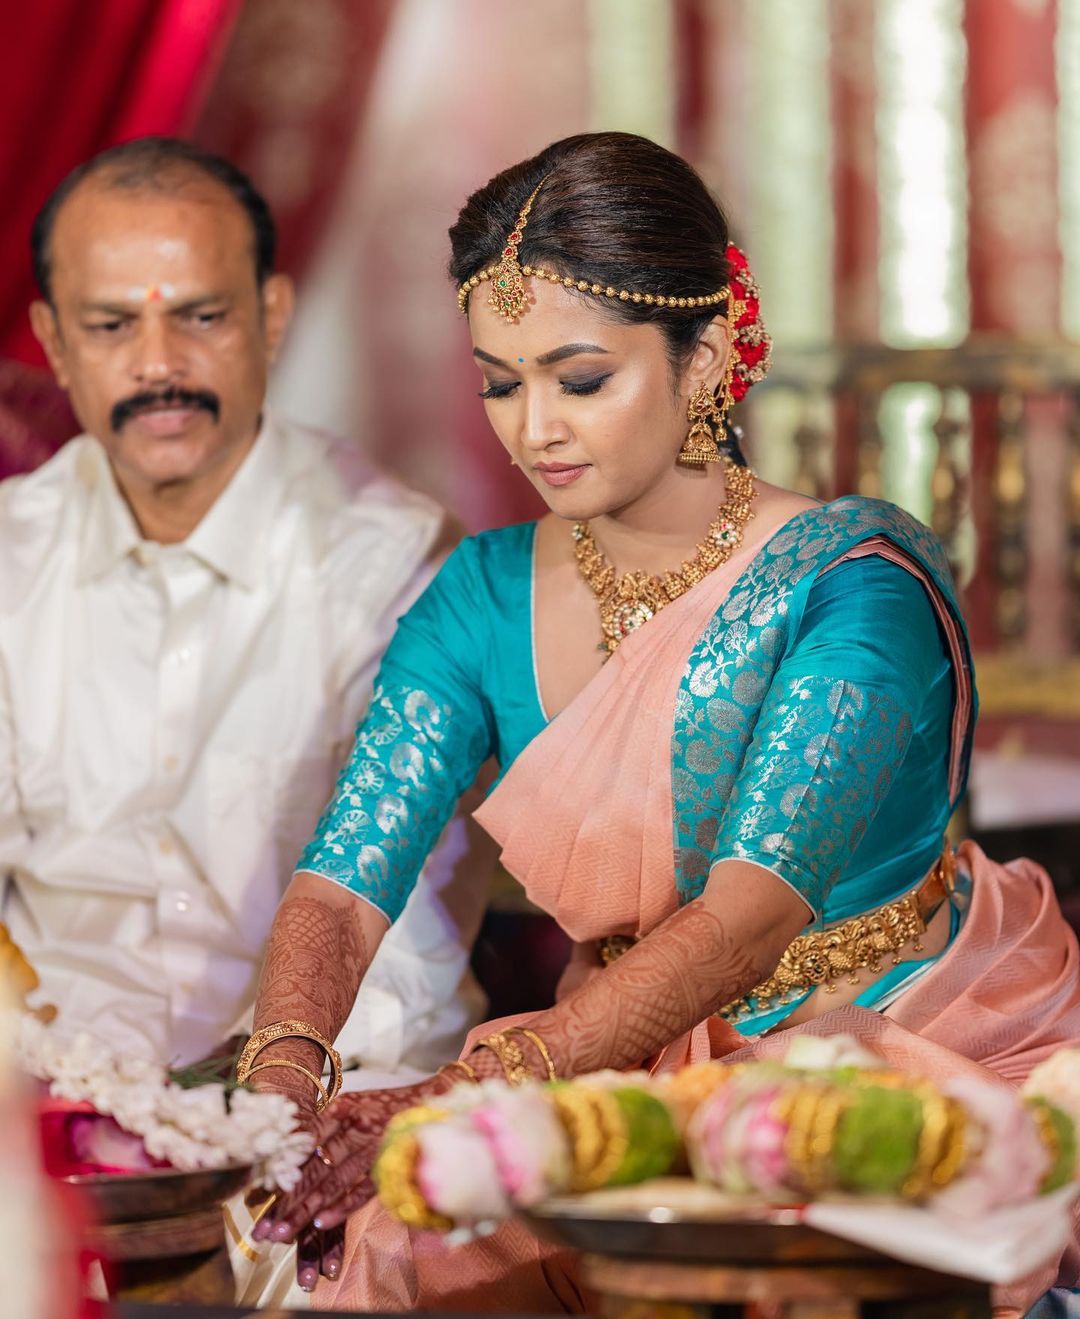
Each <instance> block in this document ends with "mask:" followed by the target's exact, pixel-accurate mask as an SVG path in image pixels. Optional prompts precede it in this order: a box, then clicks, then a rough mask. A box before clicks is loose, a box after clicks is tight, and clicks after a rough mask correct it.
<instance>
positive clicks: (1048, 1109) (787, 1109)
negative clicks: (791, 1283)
mask: <svg viewBox="0 0 1080 1319" xmlns="http://www.w3.org/2000/svg"><path fill="white" fill-rule="evenodd" d="M1078 1127H1080V1050H1078V1049H1063V1050H1060V1051H1059V1052H1058V1053H1057V1054H1055V1055H1054V1056H1053V1057H1052V1058H1051V1059H1050V1060H1048V1061H1047V1062H1046V1063H1044V1064H1042V1066H1040V1067H1038V1068H1036V1069H1035V1071H1034V1072H1033V1073H1032V1075H1031V1077H1030V1078H1029V1080H1028V1083H1027V1084H1026V1085H1025V1087H1024V1089H1023V1090H1022V1091H1013V1090H1011V1089H1009V1088H1008V1087H1006V1086H1004V1085H1002V1084H998V1083H995V1082H989V1081H986V1082H983V1081H980V1080H978V1079H975V1078H970V1077H966V1076H965V1077H961V1078H954V1079H952V1080H950V1081H948V1082H947V1083H945V1084H944V1085H940V1086H939V1085H936V1084H934V1083H932V1082H930V1081H929V1080H926V1079H923V1078H920V1077H913V1076H906V1075H904V1074H901V1073H899V1072H896V1071H894V1070H892V1069H890V1068H889V1067H888V1066H887V1065H886V1064H885V1063H884V1062H883V1060H882V1059H880V1058H878V1057H876V1056H875V1055H873V1054H869V1053H867V1051H866V1050H865V1049H863V1048H862V1047H861V1046H860V1045H859V1044H858V1043H857V1042H856V1041H854V1040H852V1039H849V1038H846V1037H833V1038H831V1039H820V1038H813V1037H802V1038H800V1039H799V1040H798V1041H797V1042H796V1043H795V1045H794V1046H793V1047H792V1049H791V1050H790V1051H789V1054H788V1056H787V1057H786V1058H785V1060H784V1062H783V1063H779V1062H775V1061H760V1062H748V1063H736V1064H732V1065H727V1064H724V1063H722V1062H709V1063H699V1064H695V1065H692V1066H690V1067H687V1068H684V1069H682V1070H681V1071H680V1072H677V1073H674V1074H672V1075H669V1076H660V1077H655V1078H654V1077H650V1076H648V1075H647V1074H646V1073H629V1074H628V1073H619V1072H600V1073H595V1074H593V1075H590V1076H584V1077H580V1078H578V1079H577V1080H575V1081H572V1082H555V1083H552V1084H549V1085H540V1084H537V1083H526V1084H524V1085H522V1086H520V1087H517V1088H509V1087H507V1086H505V1085H503V1084H502V1083H501V1082H484V1083H482V1084H480V1085H470V1084H467V1083H466V1084H463V1085H461V1086H458V1087H456V1088H455V1089H454V1090H452V1091H451V1092H449V1094H447V1095H446V1096H444V1097H442V1098H441V1099H440V1100H439V1102H438V1106H437V1107H431V1106H428V1107H424V1108H418V1109H410V1110H408V1111H406V1112H404V1113H401V1114H399V1115H398V1116H397V1117H396V1118H395V1119H393V1121H392V1122H391V1124H390V1126H389V1127H388V1129H387V1134H386V1138H385V1140H384V1142H383V1145H382V1148H381V1151H380V1153H379V1156H378V1159H377V1161H376V1164H375V1169H374V1177H375V1183H376V1186H377V1188H378V1192H379V1197H380V1199H381V1201H382V1203H383V1205H384V1207H385V1208H386V1209H387V1210H388V1211H389V1212H390V1213H391V1214H393V1215H394V1216H395V1217H397V1218H398V1219H400V1220H401V1221H402V1222H404V1223H406V1224H408V1225H409V1226H410V1227H414V1228H426V1229H434V1230H436V1231H440V1232H443V1233H447V1234H449V1235H450V1237H451V1239H452V1240H455V1239H456V1240H462V1239H467V1238H469V1237H470V1236H473V1235H476V1234H482V1233H484V1232H487V1231H490V1230H492V1229H493V1228H494V1226H495V1225H497V1223H498V1222H499V1221H500V1220H501V1219H504V1218H506V1217H508V1216H509V1215H510V1214H512V1213H513V1212H514V1210H515V1209H518V1208H522V1209H527V1208H529V1207H530V1206H532V1205H535V1204H537V1203H539V1202H540V1201H542V1200H545V1199H547V1198H549V1197H552V1196H560V1195H567V1194H570V1195H573V1194H579V1193H582V1192H587V1191H592V1190H599V1189H601V1188H606V1187H613V1186H624V1185H629V1184H631V1183H637V1182H642V1181H646V1180H648V1179H650V1178H653V1177H659V1176H663V1175H665V1174H668V1173H671V1172H673V1171H678V1170H682V1169H685V1168H686V1167H687V1166H689V1169H690V1171H691V1173H692V1175H693V1177H694V1178H695V1179H696V1180H698V1181H700V1182H704V1183H707V1184H709V1185H712V1186H715V1187H718V1188H719V1189H721V1190H722V1191H725V1192H728V1193H731V1194H736V1195H746V1196H753V1197H754V1198H755V1199H757V1200H761V1199H764V1200H767V1201H771V1202H774V1203H788V1204H793V1203H807V1202H809V1201H812V1200H817V1199H828V1198H830V1197H835V1196H842V1197H850V1196H864V1197H873V1198H874V1199H877V1200H881V1199H886V1200H890V1199H891V1200H893V1201H896V1202H906V1203H908V1204H916V1205H918V1204H928V1203H935V1204H940V1205H941V1206H942V1207H947V1208H948V1209H949V1210H951V1211H952V1212H954V1213H957V1214H961V1215H966V1216H969V1217H974V1216H977V1215H980V1214H983V1213H986V1212H988V1211H989V1210H992V1209H995V1208H999V1207H1003V1206H1009V1205H1016V1204H1020V1203H1023V1202H1025V1201H1027V1200H1030V1199H1032V1198H1034V1197H1035V1196H1037V1195H1041V1194H1046V1193H1048V1192H1050V1191H1053V1190H1056V1189H1057V1188H1059V1187H1062V1186H1064V1185H1066V1184H1067V1183H1069V1182H1071V1181H1073V1180H1074V1179H1075V1178H1076V1177H1077V1171H1078V1170H1077V1129H1078Z"/></svg>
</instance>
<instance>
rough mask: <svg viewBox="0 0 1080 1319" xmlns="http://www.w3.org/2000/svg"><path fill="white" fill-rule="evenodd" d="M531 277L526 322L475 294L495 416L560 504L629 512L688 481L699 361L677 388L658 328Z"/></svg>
mask: <svg viewBox="0 0 1080 1319" xmlns="http://www.w3.org/2000/svg"><path fill="white" fill-rule="evenodd" d="M528 284H529V286H530V292H531V294H532V296H533V297H534V298H535V302H534V303H533V304H532V305H531V306H530V307H529V308H528V309H527V310H526V311H525V312H524V314H523V315H522V316H521V319H520V320H519V321H518V322H517V323H516V324H507V322H506V321H504V320H503V319H502V318H501V317H500V316H498V315H497V314H496V313H495V312H494V311H493V310H492V309H491V307H489V306H488V301H487V297H486V294H485V289H484V285H482V284H481V285H480V286H479V287H478V288H477V289H476V290H475V291H474V292H473V294H472V296H471V298H470V299H469V323H470V327H471V329H472V337H473V353H474V356H475V359H476V362H477V365H478V366H479V367H480V371H481V375H482V378H483V386H482V388H483V393H482V397H483V399H484V407H485V409H486V410H487V415H488V419H489V421H490V422H491V424H492V426H493V427H494V430H495V434H496V435H497V436H498V437H499V440H500V441H501V443H502V445H503V447H504V448H505V449H506V451H507V453H509V455H510V457H511V458H512V459H513V461H514V462H515V463H516V464H517V465H518V466H519V467H520V468H521V470H522V471H523V472H524V473H525V475H526V476H527V477H528V478H529V480H530V481H531V482H532V483H533V485H534V486H535V487H536V488H537V490H538V491H539V492H540V494H541V495H542V496H543V498H544V500H545V502H546V503H547V505H548V507H549V508H550V509H551V510H552V512H554V513H557V514H558V515H559V516H560V517H564V518H569V519H572V520H579V519H581V520H587V519H590V518H596V517H600V516H601V515H604V514H616V515H617V514H618V513H620V512H621V511H623V510H626V509H628V508H630V507H631V506H632V505H634V504H635V503H636V502H637V501H638V500H640V499H641V498H642V496H643V495H645V494H652V493H655V492H657V490H658V488H659V487H661V486H663V485H664V484H666V483H667V482H669V481H672V480H677V479H678V470H679V469H678V468H677V467H676V464H675V459H676V456H677V454H678V451H679V449H680V447H681V445H682V443H683V440H684V439H685V438H686V431H687V421H686V404H687V399H688V397H689V392H690V391H691V390H692V388H694V387H695V382H694V380H693V379H692V377H693V374H694V364H692V366H691V369H690V371H688V372H687V374H686V376H685V377H684V379H683V380H681V381H680V382H679V383H678V385H677V386H676V385H675V383H674V382H673V380H672V371H671V364H670V362H669V360H668V357H667V353H666V351H665V340H664V336H663V334H662V332H661V331H660V330H659V329H658V328H657V327H656V326H655V325H647V324H646V325H634V324H628V323H626V322H624V321H621V320H617V319H615V318H614V317H612V316H610V315H609V314H605V313H604V312H603V311H602V310H601V307H602V304H598V303H597V302H596V301H595V300H594V299H591V298H588V297H582V296H580V295H574V294H572V293H570V292H568V291H567V290H566V289H563V288H560V287H559V286H558V285H554V284H549V283H546V282H545V281H542V280H536V279H533V280H529V281H528ZM697 357H698V354H695V364H696V362H697ZM696 383H700V380H698V381H696ZM713 383H715V381H714V382H713ZM688 386H689V389H688Z"/></svg>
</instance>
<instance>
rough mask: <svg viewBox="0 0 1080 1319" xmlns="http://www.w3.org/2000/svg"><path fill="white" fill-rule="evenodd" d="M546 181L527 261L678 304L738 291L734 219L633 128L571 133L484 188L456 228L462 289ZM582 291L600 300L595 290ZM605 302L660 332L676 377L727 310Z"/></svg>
mask: <svg viewBox="0 0 1080 1319" xmlns="http://www.w3.org/2000/svg"><path fill="white" fill-rule="evenodd" d="M541 182H543V187H542V188H540V191H539V192H538V193H537V195H536V198H535V200H534V201H533V203H532V209H531V211H530V213H529V219H528V225H527V227H526V228H525V229H524V231H523V234H522V241H521V244H520V247H519V249H518V259H519V261H520V262H521V264H522V265H523V266H531V267H537V266H539V267H542V268H544V269H546V270H550V271H553V272H554V273H555V274H557V275H561V276H564V277H567V276H570V277H573V279H574V280H575V281H577V280H587V281H588V282H589V283H590V284H592V283H596V284H600V285H603V286H604V287H607V286H611V287H613V288H616V289H633V290H640V291H641V292H642V293H656V294H664V295H666V297H668V298H680V297H685V298H699V297H702V296H706V295H710V294H714V293H715V292H716V291H717V290H718V289H722V288H724V287H725V285H727V283H728V280H729V277H730V276H731V274H732V268H731V263H730V262H729V260H728V252H727V249H728V241H729V239H728V223H727V219H726V217H725V215H724V212H723V211H722V210H721V208H720V206H719V205H718V204H717V202H716V200H715V199H714V198H713V196H712V194H711V193H710V192H709V190H708V188H706V186H705V184H704V183H703V182H702V180H701V177H700V176H699V175H698V174H697V172H696V171H695V170H694V169H693V168H691V166H690V165H688V164H687V163H686V161H685V160H683V159H682V158H681V157H680V156H677V155H675V154H674V153H673V152H671V151H668V150H667V149H666V148H664V147H662V146H659V145H658V144H657V143H655V142H651V141H650V140H649V139H648V138H645V137H638V136H637V135H636V134H633V133H581V134H578V135H577V136H576V137H567V138H563V139H562V140H561V141H559V142H553V143H552V144H551V146H549V147H546V148H545V149H544V150H543V151H541V152H540V154H539V155H536V156H533V157H532V158H531V159H529V160H525V161H522V162H521V163H520V164H517V165H512V166H510V168H509V169H505V170H503V171H502V172H501V173H499V174H496V175H495V177H494V178H493V179H491V180H489V182H487V183H486V184H484V186H483V187H482V188H479V189H477V191H476V192H474V193H473V194H472V196H471V197H469V199H468V200H467V201H466V203H465V205H464V206H463V207H462V208H461V212H460V214H459V215H458V218H457V222H456V223H455V224H454V226H453V227H452V228H451V230H450V249H451V255H450V263H449V274H450V278H451V279H452V280H453V281H454V283H455V284H456V285H458V286H460V285H462V284H464V283H465V281H466V280H468V279H470V278H471V277H472V276H473V275H475V274H476V273H477V272H479V271H482V270H484V268H485V267H488V266H490V265H492V264H493V263H494V262H496V261H497V260H498V259H499V255H500V253H502V251H503V250H504V247H505V245H506V240H507V235H509V234H511V233H512V232H513V231H514V229H515V226H516V224H517V221H518V217H519V215H520V214H521V210H522V208H523V207H524V205H525V203H526V202H527V201H528V199H529V197H530V195H531V194H532V193H533V192H534V191H535V189H536V188H537V187H538V185H539V184H540V183H541ZM482 287H483V286H481V288H482ZM579 296H581V297H584V298H587V299H590V300H591V301H594V302H595V301H597V299H596V298H594V297H593V296H592V295H591V294H589V293H582V294H580V295H579ZM600 302H601V304H602V305H603V306H604V308H605V310H606V312H607V314H609V315H611V316H613V317H616V318H617V319H619V320H623V321H629V322H632V323H650V324H654V325H656V326H657V327H658V328H659V329H660V330H661V332H662V333H663V335H664V340H665V343H666V346H667V354H668V359H669V361H670V362H671V366H672V370H673V372H674V373H676V374H678V373H681V372H682V370H683V369H684V368H685V366H686V364H687V362H688V361H689V360H690V357H691V356H692V355H693V352H694V349H695V348H696V347H697V344H698V340H699V339H700V338H701V335H702V333H703V332H704V330H705V327H706V326H707V325H709V323H710V322H711V321H712V320H713V319H714V317H715V316H716V315H717V314H718V311H719V313H720V314H723V306H722V305H721V307H720V308H714V307H706V308H704V309H701V308H697V309H693V308H678V307H671V306H656V305H655V304H654V305H651V306H650V305H648V304H646V303H645V302H633V301H620V300H619V299H618V298H611V299H607V298H604V299H601V300H600ZM736 449H737V446H736ZM733 456H736V458H737V461H738V460H740V459H741V455H737V453H736V454H735V455H733Z"/></svg>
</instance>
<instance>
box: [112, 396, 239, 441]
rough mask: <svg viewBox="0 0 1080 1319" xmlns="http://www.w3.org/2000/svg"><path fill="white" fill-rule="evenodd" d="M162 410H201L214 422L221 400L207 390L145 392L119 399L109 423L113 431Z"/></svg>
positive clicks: (219, 410) (217, 416)
mask: <svg viewBox="0 0 1080 1319" xmlns="http://www.w3.org/2000/svg"><path fill="white" fill-rule="evenodd" d="M164 408H202V409H203V411H204V412H209V414H210V415H211V417H213V419H214V420H215V421H217V420H218V418H219V417H220V416H221V400H220V399H219V398H218V396H217V395H216V394H213V393H211V392H210V390H208V389H180V388H179V387H178V386H173V387H172V388H171V389H158V390H149V389H148V390H145V391H144V392H143V393H141V394H132V395H131V397H130V398H125V399H121V400H120V402H119V403H116V404H114V405H113V410H112V412H111V413H110V414H109V422H110V425H111V426H112V429H113V430H114V431H118V430H120V428H121V427H122V426H126V425H127V423H128V422H129V421H130V420H131V419H132V417H137V416H139V415H140V413H143V412H159V411H161V410H162V409H164Z"/></svg>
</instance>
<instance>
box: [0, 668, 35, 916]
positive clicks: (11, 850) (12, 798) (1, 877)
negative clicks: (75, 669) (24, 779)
mask: <svg viewBox="0 0 1080 1319" xmlns="http://www.w3.org/2000/svg"><path fill="white" fill-rule="evenodd" d="M28 837H29V831H28V829H27V825H26V819H25V817H24V815H23V811H22V804H21V802H20V800H19V790H18V785H17V782H16V778H15V716H14V711H13V710H12V707H11V696H10V692H9V687H8V678H7V671H6V669H5V668H4V664H3V661H2V660H0V915H2V909H3V902H4V891H5V887H6V882H7V879H8V877H9V876H10V874H11V871H12V870H13V869H14V867H15V864H16V862H17V861H18V860H20V858H21V856H22V851H23V848H24V846H25V844H26V842H27V839H28Z"/></svg>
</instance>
